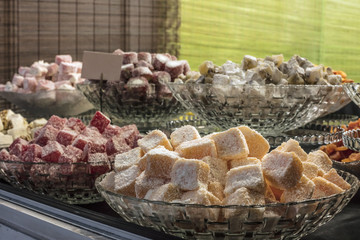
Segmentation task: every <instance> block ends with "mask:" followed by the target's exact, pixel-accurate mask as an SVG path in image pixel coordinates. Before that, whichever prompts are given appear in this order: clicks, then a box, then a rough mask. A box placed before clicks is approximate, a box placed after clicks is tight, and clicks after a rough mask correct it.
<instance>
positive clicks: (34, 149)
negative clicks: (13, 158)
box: [22, 143, 42, 162]
mask: <svg viewBox="0 0 360 240" xmlns="http://www.w3.org/2000/svg"><path fill="white" fill-rule="evenodd" d="M41 154H42V147H41V146H40V145H38V144H35V143H33V144H29V145H28V146H27V149H26V151H25V152H24V154H23V155H22V159H23V161H24V162H34V161H35V159H36V158H41Z"/></svg>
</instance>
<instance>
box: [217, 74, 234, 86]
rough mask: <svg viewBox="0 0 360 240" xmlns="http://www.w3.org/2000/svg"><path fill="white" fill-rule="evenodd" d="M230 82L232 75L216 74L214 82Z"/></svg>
mask: <svg viewBox="0 0 360 240" xmlns="http://www.w3.org/2000/svg"><path fill="white" fill-rule="evenodd" d="M229 83H230V77H229V76H227V75H224V74H215V75H214V78H213V84H220V85H227V84H229Z"/></svg>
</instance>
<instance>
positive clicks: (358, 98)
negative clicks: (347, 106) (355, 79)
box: [343, 83, 360, 107]
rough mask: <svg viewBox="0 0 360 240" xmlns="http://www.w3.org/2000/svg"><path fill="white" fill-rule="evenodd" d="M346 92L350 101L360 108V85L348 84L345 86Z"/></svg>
mask: <svg viewBox="0 0 360 240" xmlns="http://www.w3.org/2000/svg"><path fill="white" fill-rule="evenodd" d="M343 86H344V90H345V92H346V93H347V95H348V96H349V97H350V99H351V100H352V101H353V102H354V103H355V104H356V105H358V106H359V107H360V84H359V83H346V84H344V85H343Z"/></svg>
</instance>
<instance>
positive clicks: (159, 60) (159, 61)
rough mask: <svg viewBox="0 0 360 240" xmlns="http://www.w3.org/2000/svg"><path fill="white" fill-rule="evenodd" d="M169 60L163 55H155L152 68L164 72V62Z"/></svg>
mask: <svg viewBox="0 0 360 240" xmlns="http://www.w3.org/2000/svg"><path fill="white" fill-rule="evenodd" d="M168 61H170V59H169V58H168V57H167V56H166V55H165V54H156V55H155V58H154V63H153V66H154V68H155V70H157V71H164V70H165V64H166V62H168Z"/></svg>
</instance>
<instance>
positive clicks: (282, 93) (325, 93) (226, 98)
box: [168, 83, 347, 135]
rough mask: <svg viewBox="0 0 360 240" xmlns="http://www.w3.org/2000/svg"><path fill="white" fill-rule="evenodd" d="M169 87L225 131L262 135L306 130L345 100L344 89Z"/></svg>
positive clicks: (196, 111) (207, 85) (201, 115)
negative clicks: (245, 130)
mask: <svg viewBox="0 0 360 240" xmlns="http://www.w3.org/2000/svg"><path fill="white" fill-rule="evenodd" d="M168 86H169V88H170V90H171V91H172V93H173V95H174V97H175V98H176V99H177V100H179V101H180V102H181V103H182V104H183V105H184V106H185V107H186V108H187V109H188V110H190V111H192V112H195V113H196V114H197V115H198V116H200V117H201V118H203V119H205V120H206V121H208V122H211V123H212V124H214V125H216V126H218V127H220V128H222V129H228V128H230V127H234V126H238V125H247V126H249V127H251V128H253V129H256V130H257V131H259V132H260V133H262V134H263V135H269V134H270V135H274V134H278V133H279V132H286V131H289V130H292V129H296V128H298V127H301V126H304V125H305V124H306V123H308V122H311V121H312V120H314V119H316V118H318V117H319V116H322V115H324V114H326V113H328V110H329V109H330V108H331V106H332V105H333V104H340V103H341V101H340V100H341V99H342V98H343V97H344V96H346V93H345V92H344V91H343V87H342V86H341V85H337V86H327V85H264V86H253V85H212V84H178V83H168ZM346 97H347V96H346ZM341 104H344V105H346V103H345V102H344V103H341Z"/></svg>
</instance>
